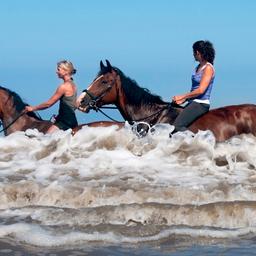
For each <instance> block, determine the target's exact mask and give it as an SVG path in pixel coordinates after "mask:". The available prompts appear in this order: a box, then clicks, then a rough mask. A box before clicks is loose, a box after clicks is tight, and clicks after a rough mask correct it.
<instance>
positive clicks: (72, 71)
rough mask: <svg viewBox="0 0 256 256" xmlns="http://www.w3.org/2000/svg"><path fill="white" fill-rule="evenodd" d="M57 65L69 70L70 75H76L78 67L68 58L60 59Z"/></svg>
mask: <svg viewBox="0 0 256 256" xmlns="http://www.w3.org/2000/svg"><path fill="white" fill-rule="evenodd" d="M57 66H58V67H60V68H63V69H65V70H67V71H68V72H69V74H70V75H74V74H75V73H76V69H75V68H74V66H73V64H72V62H70V61H68V60H62V61H59V62H58V63H57Z"/></svg>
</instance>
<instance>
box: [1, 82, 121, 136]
mask: <svg viewBox="0 0 256 256" xmlns="http://www.w3.org/2000/svg"><path fill="white" fill-rule="evenodd" d="M27 105H28V104H26V103H24V102H23V101H22V99H21V97H20V96H19V95H18V94H17V93H15V92H13V91H11V90H9V89H7V88H4V87H1V86H0V120H1V121H2V125H3V129H2V131H3V132H4V134H5V135H6V136H7V135H9V134H11V133H13V132H15V131H26V130H27V129H29V128H30V129H33V128H36V129H37V130H38V131H39V132H42V133H46V132H47V131H48V129H49V127H50V126H52V125H53V123H52V122H50V121H46V120H42V119H41V118H40V117H38V116H37V115H36V114H35V113H34V112H28V113H25V112H24V108H25V106H27ZM114 124H115V125H118V126H119V127H120V126H123V124H119V123H115V122H107V121H99V122H94V123H89V124H82V125H79V126H78V127H76V128H74V129H73V131H72V133H73V134H74V133H76V132H77V131H78V130H79V129H81V128H82V126H84V125H87V126H90V127H99V126H101V127H106V126H110V125H114ZM0 130H1V129H0Z"/></svg>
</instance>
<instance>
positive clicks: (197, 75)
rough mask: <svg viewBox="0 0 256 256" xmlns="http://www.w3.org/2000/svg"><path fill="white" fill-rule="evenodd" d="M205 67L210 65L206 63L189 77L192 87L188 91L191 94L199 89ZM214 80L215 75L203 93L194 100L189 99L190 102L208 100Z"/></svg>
mask: <svg viewBox="0 0 256 256" xmlns="http://www.w3.org/2000/svg"><path fill="white" fill-rule="evenodd" d="M206 65H211V66H212V64H211V63H209V62H207V64H205V66H204V67H203V68H202V69H201V70H200V71H198V72H196V69H195V70H194V72H193V74H192V77H191V80H192V86H191V90H190V91H191V92H192V91H194V90H195V89H197V88H198V87H199V85H200V82H201V80H202V76H203V73H204V69H205V67H206ZM212 67H213V66H212ZM214 78H215V74H213V76H212V78H211V81H210V83H209V85H208V87H207V88H206V90H205V92H204V93H203V94H201V95H198V96H196V97H195V98H192V99H190V101H192V100H210V96H211V91H212V86H213V82H214Z"/></svg>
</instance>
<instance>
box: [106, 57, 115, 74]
mask: <svg viewBox="0 0 256 256" xmlns="http://www.w3.org/2000/svg"><path fill="white" fill-rule="evenodd" d="M106 63H107V68H108V70H109V72H111V70H112V69H113V68H112V66H111V64H110V62H109V61H108V60H106Z"/></svg>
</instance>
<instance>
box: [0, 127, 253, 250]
mask: <svg viewBox="0 0 256 256" xmlns="http://www.w3.org/2000/svg"><path fill="white" fill-rule="evenodd" d="M170 130H171V126H169V125H158V126H157V127H156V128H155V131H154V132H152V133H150V134H149V135H148V136H146V137H145V138H138V136H136V134H134V132H132V131H131V128H130V127H129V126H127V127H126V128H124V129H122V130H117V127H108V128H89V127H84V128H83V129H82V130H81V131H79V132H78V133H77V134H76V135H75V136H74V137H73V136H71V135H70V132H69V131H66V132H63V131H60V132H57V133H55V134H52V135H43V134H40V133H38V132H37V131H36V130H28V131H27V132H25V133H24V132H17V133H14V134H11V135H10V136H8V137H0V209H1V210H0V239H11V240H13V241H15V242H18V243H21V244H23V243H24V244H29V245H36V246H47V247H52V246H74V245H80V244H84V243H87V242H91V241H93V242H95V241H96V242H97V241H99V242H106V243H131V244H134V243H140V242H145V241H146V242H147V241H160V240H162V239H168V237H170V236H172V235H176V236H189V237H191V239H194V238H195V237H197V238H198V237H204V238H217V239H218V238H219V239H230V238H238V237H248V236H252V235H253V236H254V235H255V234H256V218H255V217H256V216H255V215H256V204H255V200H256V186H255V181H256V171H255V170H256V158H255V155H256V138H255V137H253V136H250V135H242V136H239V137H236V138H233V139H231V140H229V141H227V142H225V143H218V144H216V143H215V139H214V137H213V135H212V134H211V133H210V132H199V133H198V134H195V135H193V134H192V133H190V132H186V133H178V134H175V135H174V136H173V137H172V138H169V132H170Z"/></svg>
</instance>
